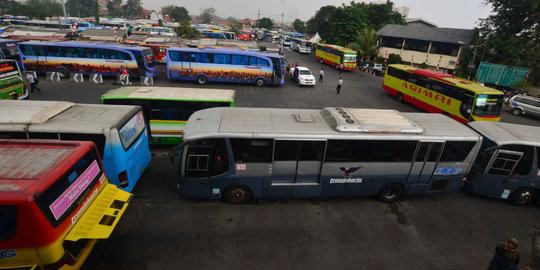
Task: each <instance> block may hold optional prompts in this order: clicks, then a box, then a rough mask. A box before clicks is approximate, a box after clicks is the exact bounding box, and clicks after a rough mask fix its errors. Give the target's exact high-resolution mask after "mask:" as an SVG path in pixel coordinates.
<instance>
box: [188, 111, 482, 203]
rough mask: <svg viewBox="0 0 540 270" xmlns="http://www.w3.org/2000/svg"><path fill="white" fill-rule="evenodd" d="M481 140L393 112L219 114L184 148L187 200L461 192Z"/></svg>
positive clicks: (195, 126) (438, 119)
mask: <svg viewBox="0 0 540 270" xmlns="http://www.w3.org/2000/svg"><path fill="white" fill-rule="evenodd" d="M480 142H481V137H480V136H479V135H478V134H476V133H475V132H474V131H472V130H471V129H469V128H468V127H466V126H464V125H461V124H459V123H458V122H456V121H454V120H452V119H450V118H448V117H444V116H443V115H440V114H425V113H399V112H397V111H392V110H372V109H344V108H325V109H323V110H301V109H267V108H239V107H235V108H224V107H220V108H211V109H206V110H201V111H198V112H196V113H194V114H193V115H192V116H191V117H190V118H189V120H188V122H187V124H186V127H185V129H184V134H183V144H182V145H181V146H180V147H179V151H180V152H179V165H178V169H179V182H178V190H179V192H180V194H181V195H182V196H183V197H186V198H200V199H205V198H225V200H227V201H229V202H231V203H243V202H245V201H247V200H249V199H251V198H319V197H353V196H371V195H376V196H378V198H379V199H380V200H382V201H395V200H397V199H399V198H400V197H401V196H402V195H415V194H433V193H438V192H445V191H456V190H459V189H460V188H461V186H462V180H463V177H464V176H465V174H466V173H467V172H468V171H469V169H470V167H471V166H472V163H473V161H474V158H475V157H476V153H477V152H478V149H479V148H480Z"/></svg>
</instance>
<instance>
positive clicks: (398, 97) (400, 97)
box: [396, 93, 403, 103]
mask: <svg viewBox="0 0 540 270" xmlns="http://www.w3.org/2000/svg"><path fill="white" fill-rule="evenodd" d="M396 99H397V101H398V102H399V103H403V94H402V93H397V95H396Z"/></svg>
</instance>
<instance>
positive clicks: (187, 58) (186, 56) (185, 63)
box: [180, 52, 196, 73]
mask: <svg viewBox="0 0 540 270" xmlns="http://www.w3.org/2000/svg"><path fill="white" fill-rule="evenodd" d="M180 57H181V59H180V61H181V62H180V63H182V71H187V72H190V73H191V72H193V70H192V68H191V62H192V61H194V60H195V58H196V55H195V53H194V52H181V54H180Z"/></svg>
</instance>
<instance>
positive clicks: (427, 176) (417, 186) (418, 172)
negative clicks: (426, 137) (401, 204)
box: [408, 141, 444, 194]
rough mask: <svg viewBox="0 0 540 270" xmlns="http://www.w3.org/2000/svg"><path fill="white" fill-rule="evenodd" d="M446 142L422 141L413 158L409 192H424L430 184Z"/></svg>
mask: <svg viewBox="0 0 540 270" xmlns="http://www.w3.org/2000/svg"><path fill="white" fill-rule="evenodd" d="M443 148H444V142H435V141H420V142H419V144H418V146H417V150H416V156H415V157H414V159H413V163H412V166H411V171H410V173H409V178H408V182H409V183H410V190H409V192H408V194H422V193H425V192H426V191H427V188H428V187H429V186H430V183H431V181H432V180H433V179H432V176H433V172H434V171H435V168H436V167H437V163H438V162H439V157H440V156H441V152H442V149H443Z"/></svg>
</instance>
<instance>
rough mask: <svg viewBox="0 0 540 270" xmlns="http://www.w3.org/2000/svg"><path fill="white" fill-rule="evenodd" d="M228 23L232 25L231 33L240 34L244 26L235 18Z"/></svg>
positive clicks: (231, 18)
mask: <svg viewBox="0 0 540 270" xmlns="http://www.w3.org/2000/svg"><path fill="white" fill-rule="evenodd" d="M227 21H229V22H230V23H231V25H230V30H231V31H233V32H238V30H241V29H242V25H241V24H240V23H239V22H238V20H237V19H235V18H233V17H229V18H228V19H227Z"/></svg>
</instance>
